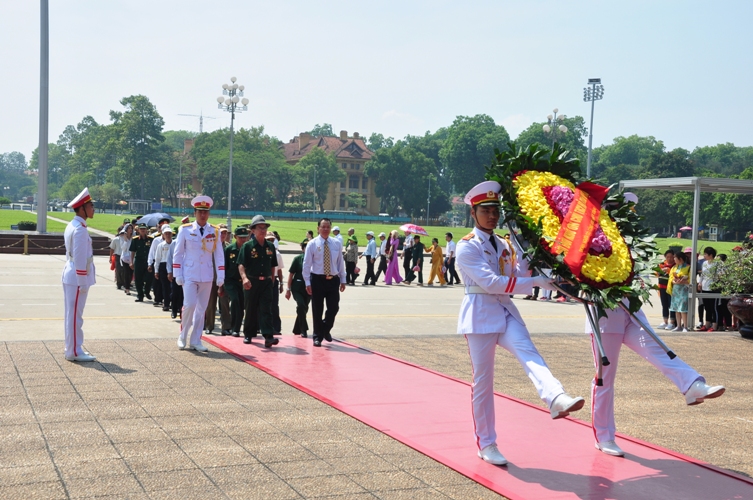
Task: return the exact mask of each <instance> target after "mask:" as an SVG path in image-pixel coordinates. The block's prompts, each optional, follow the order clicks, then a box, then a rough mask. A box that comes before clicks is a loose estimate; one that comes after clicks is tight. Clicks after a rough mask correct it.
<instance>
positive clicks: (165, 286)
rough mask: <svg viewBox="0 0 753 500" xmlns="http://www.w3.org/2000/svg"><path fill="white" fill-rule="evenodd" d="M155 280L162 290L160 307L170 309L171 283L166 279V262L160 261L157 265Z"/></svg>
mask: <svg viewBox="0 0 753 500" xmlns="http://www.w3.org/2000/svg"><path fill="white" fill-rule="evenodd" d="M157 282H158V283H159V286H160V289H161V290H162V308H163V309H165V310H167V309H170V299H171V297H172V293H171V288H172V284H171V283H170V281H169V280H168V279H167V262H162V263H161V264H160V265H159V280H157ZM155 298H156V297H155Z"/></svg>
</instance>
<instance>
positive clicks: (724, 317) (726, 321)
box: [716, 299, 732, 328]
mask: <svg viewBox="0 0 753 500" xmlns="http://www.w3.org/2000/svg"><path fill="white" fill-rule="evenodd" d="M727 304H729V299H719V300H718V301H717V305H716V320H717V321H718V323H717V325H718V326H719V328H721V327H722V325H724V326H726V327H727V328H729V327H731V326H732V313H731V312H729V308H728V307H727Z"/></svg>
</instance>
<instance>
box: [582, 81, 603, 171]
mask: <svg viewBox="0 0 753 500" xmlns="http://www.w3.org/2000/svg"><path fill="white" fill-rule="evenodd" d="M588 84H589V85H590V86H591V87H590V88H589V87H585V88H584V89H583V101H584V102H589V101H590V102H591V126H590V127H589V128H588V163H586V177H588V178H590V177H591V148H592V145H593V139H594V103H595V102H596V101H599V100H601V99H602V98H603V97H604V85H602V84H601V78H589V79H588Z"/></svg>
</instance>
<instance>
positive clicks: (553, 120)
mask: <svg viewBox="0 0 753 500" xmlns="http://www.w3.org/2000/svg"><path fill="white" fill-rule="evenodd" d="M558 112H559V109H558V108H554V109H553V110H552V113H554V114H551V115H547V117H546V120H547V121H546V124H545V125H544V126H543V127H542V130H544V132H546V133H547V134H552V149H554V143H555V142H557V131H558V130H559V131H560V132H562V133H563V134H566V133H567V126H565V124H563V123H560V122H561V121H563V120H564V119H565V115H559V116H557V113H558ZM558 123H559V125H557V124H558Z"/></svg>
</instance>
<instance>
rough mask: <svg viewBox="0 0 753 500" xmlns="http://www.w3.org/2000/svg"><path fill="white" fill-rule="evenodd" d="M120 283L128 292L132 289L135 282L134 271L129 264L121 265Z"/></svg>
mask: <svg viewBox="0 0 753 500" xmlns="http://www.w3.org/2000/svg"><path fill="white" fill-rule="evenodd" d="M120 272H121V273H122V274H121V275H120V282H121V283H123V288H125V289H126V290H130V289H131V281H133V269H131V266H130V265H128V264H123V263H122V262H121V264H120Z"/></svg>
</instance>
